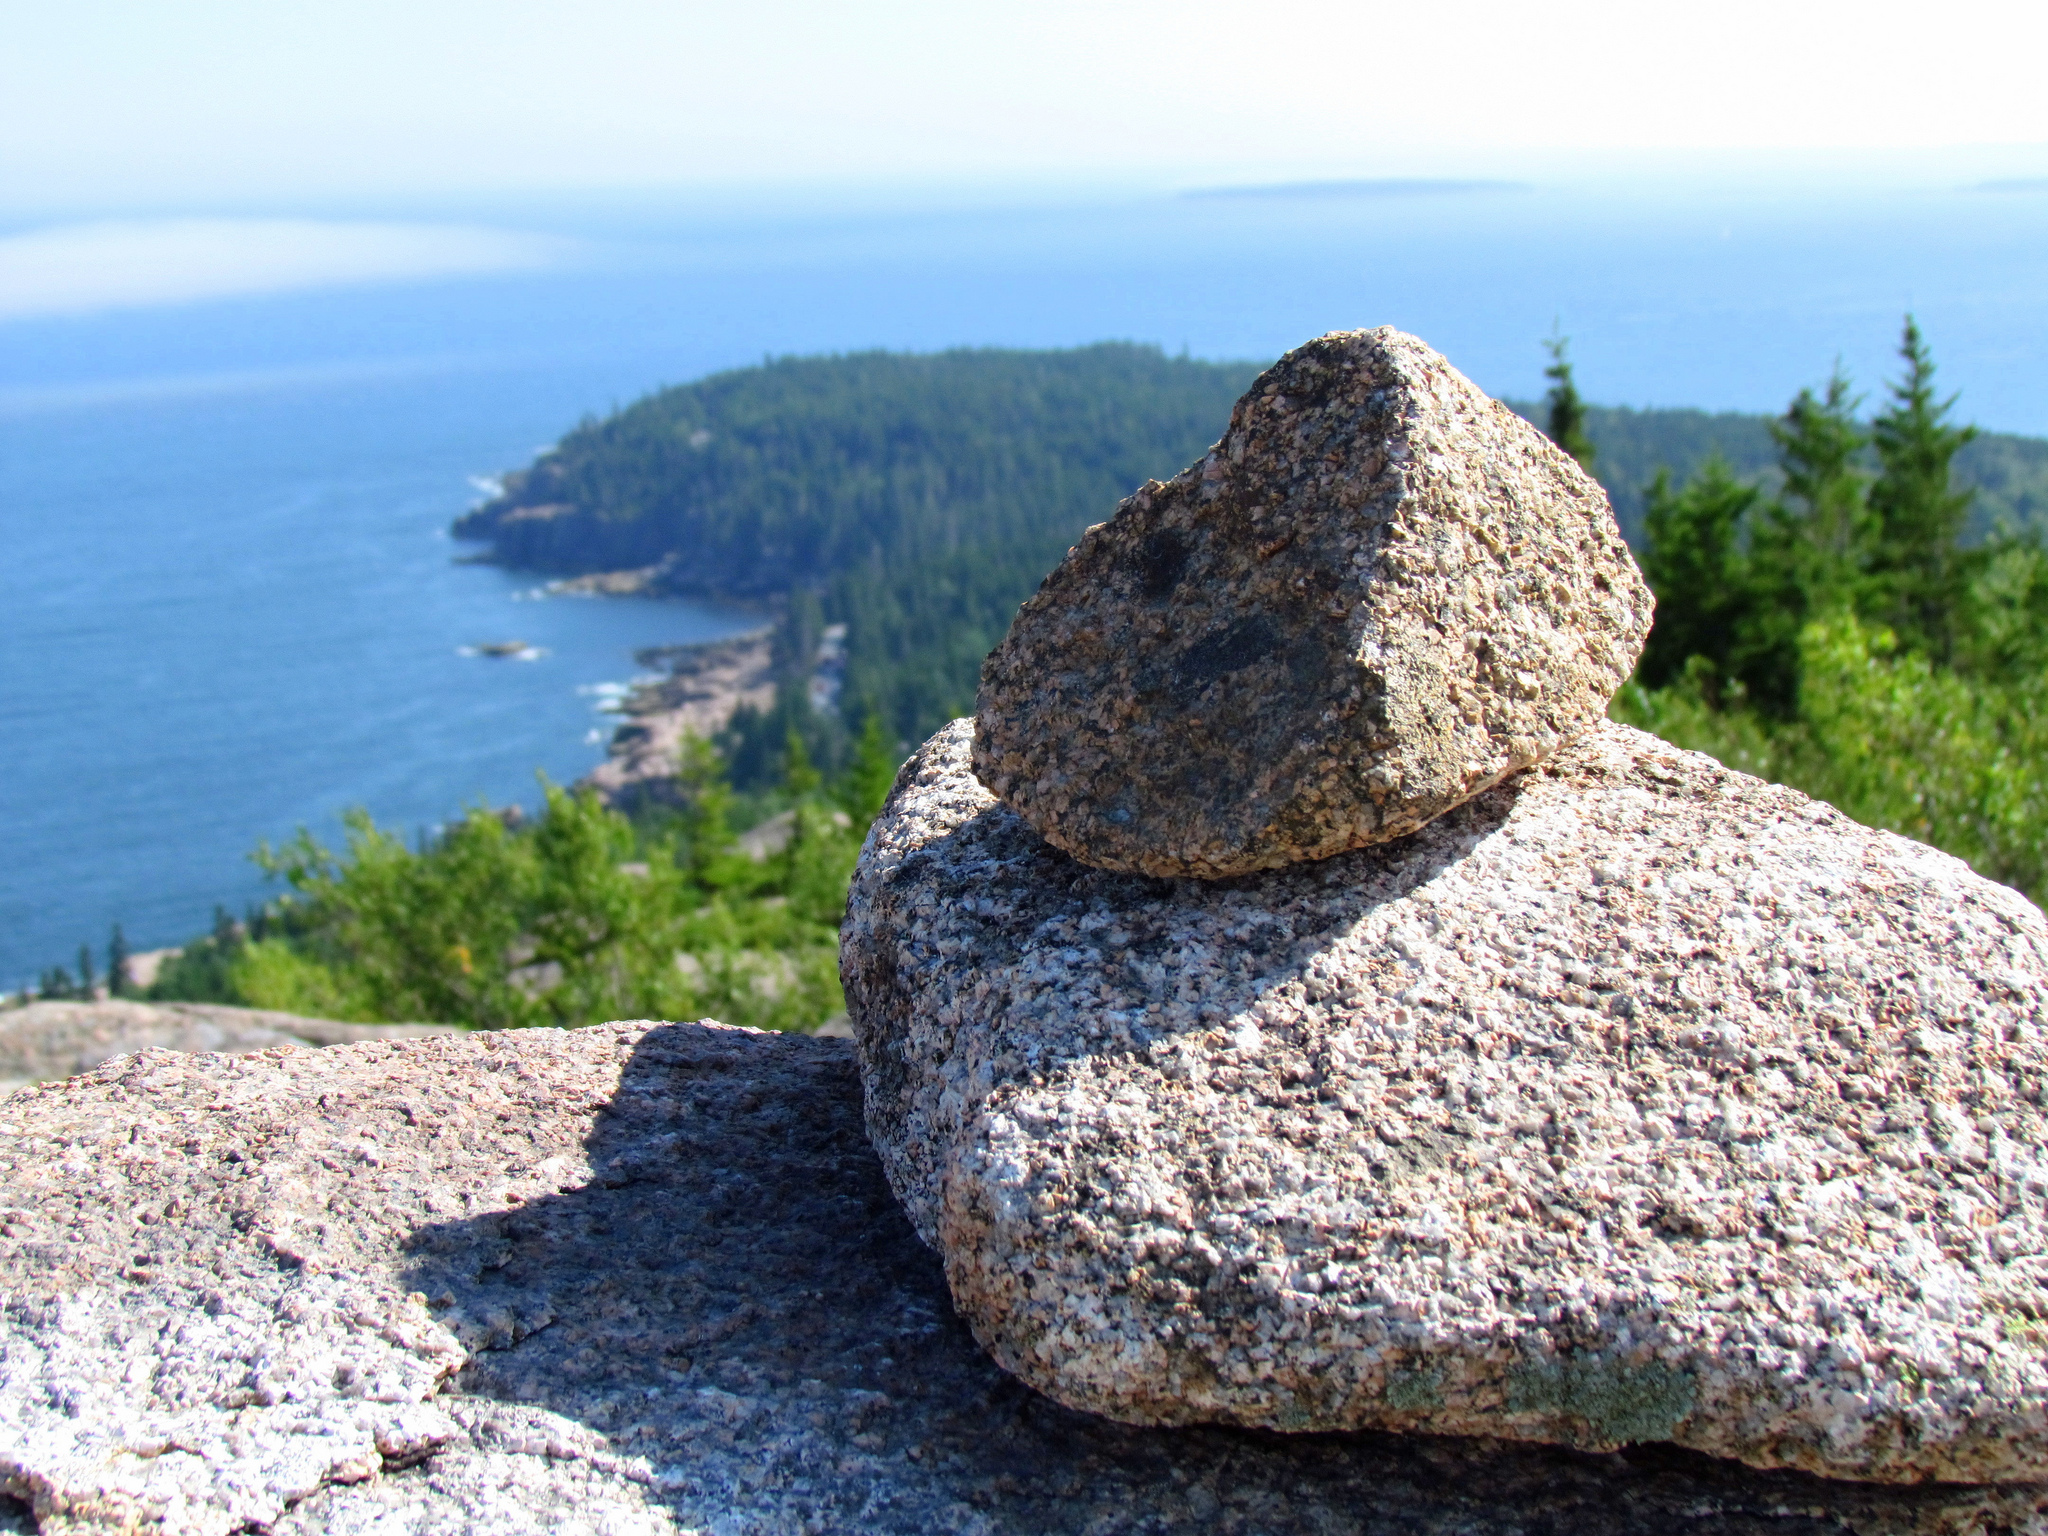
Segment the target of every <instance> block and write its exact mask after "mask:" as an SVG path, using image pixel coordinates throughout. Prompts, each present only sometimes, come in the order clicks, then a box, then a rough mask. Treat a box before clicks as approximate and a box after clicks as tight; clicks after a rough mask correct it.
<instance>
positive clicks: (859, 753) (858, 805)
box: [838, 708, 899, 827]
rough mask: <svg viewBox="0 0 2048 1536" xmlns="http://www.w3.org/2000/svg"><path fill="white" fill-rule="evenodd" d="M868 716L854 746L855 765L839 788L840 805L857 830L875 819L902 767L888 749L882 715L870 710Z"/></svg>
mask: <svg viewBox="0 0 2048 1536" xmlns="http://www.w3.org/2000/svg"><path fill="white" fill-rule="evenodd" d="M867 716H868V717H867V722H866V723H865V724H864V725H863V726H862V727H861V733H860V737H859V739H858V740H857V741H855V743H854V747H853V761H852V762H851V763H849V764H848V765H847V768H846V773H845V776H844V777H843V778H842V779H841V780H840V781H839V785H838V797H839V803H840V805H841V806H842V807H843V808H844V809H845V811H846V814H847V815H849V816H851V817H852V818H853V820H854V825H855V826H857V827H864V826H866V825H867V824H868V823H869V822H871V821H873V820H874V819H875V813H876V812H878V811H880V810H881V808H882V802H883V801H884V800H886V799H888V798H889V791H890V790H891V789H893V788H894V787H895V784H896V769H897V768H898V766H899V764H898V763H897V761H896V754H895V753H894V752H892V751H891V750H890V749H889V740H888V734H887V732H885V731H884V730H883V728H882V713H881V711H880V710H878V709H872V708H871V709H869V710H868V712H867Z"/></svg>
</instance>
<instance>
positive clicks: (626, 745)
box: [581, 629, 775, 811]
mask: <svg viewBox="0 0 2048 1536" xmlns="http://www.w3.org/2000/svg"><path fill="white" fill-rule="evenodd" d="M633 659H634V661H636V662H637V663H639V664H640V665H641V666H643V667H650V668H651V667H661V668H664V669H666V670H667V672H668V676H666V677H664V678H662V679H660V680H659V681H657V682H652V683H644V684H642V685H640V686H639V687H637V688H635V689H634V690H633V691H632V692H631V693H629V694H627V695H626V698H625V700H624V702H623V704H622V705H621V707H620V713H621V714H622V715H623V716H624V717H625V719H624V721H623V722H622V723H621V724H620V725H619V727H618V729H617V730H615V731H613V732H612V739H611V745H610V747H609V748H608V755H607V756H606V758H605V760H604V761H603V762H602V763H600V764H598V765H597V767H595V768H593V769H592V770H591V771H590V773H589V774H588V775H586V776H585V777H584V779H583V780H582V781H581V782H582V784H584V785H587V786H588V787H590V788H591V789H594V790H596V791H597V794H598V798H599V799H601V800H603V801H604V802H605V804H607V805H609V806H612V807H613V808H614V809H617V810H622V811H632V810H637V809H640V808H642V807H645V806H650V805H663V804H673V803H675V790H674V779H675V772H676V766H677V761H678V754H679V752H680V751H681V749H682V741H683V738H684V736H686V735H689V736H702V737H707V738H708V737H711V736H715V735H717V734H718V733H719V732H720V731H722V730H724V729H725V727H726V723H727V722H728V721H730V720H731V719H732V717H733V714H734V712H735V711H736V710H738V709H739V708H740V707H741V706H743V705H745V706H749V707H751V708H754V709H767V708H769V707H770V706H771V705H773V704H774V702H775V659H774V646H773V643H772V631H770V630H768V629H758V630H752V631H749V632H748V633H746V634H743V635H735V636H733V637H732V638H730V639H727V640H708V641H704V642H702V643H700V644H696V645H673V646H658V647H653V648H650V649H648V650H643V651H637V652H635V653H634V657H633Z"/></svg>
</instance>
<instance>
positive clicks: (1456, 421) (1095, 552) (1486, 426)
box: [974, 328, 1651, 878]
mask: <svg viewBox="0 0 2048 1536" xmlns="http://www.w3.org/2000/svg"><path fill="white" fill-rule="evenodd" d="M1650 610H1651V599H1650V594H1649V592H1648V590H1647V588H1645V587H1644V585H1643V581H1642V578H1641V576H1640V575H1639V574H1638V573H1637V571H1636V568H1635V563H1634V561H1633V560H1631V559H1630V557H1629V553H1628V548H1627V546H1626V545H1624V544H1623V543H1622V539H1621V535H1620V533H1619V531H1618V530H1617V529H1616V527H1615V524H1614V514H1613V512H1612V510H1611V509H1610V508H1609V506H1608V502H1607V497H1606V493H1605V492H1603V491H1602V490H1601V489H1600V486H1599V485H1598V483H1597V482H1595V481H1594V480H1593V478H1592V477H1591V476H1590V475H1588V474H1586V472H1585V471H1584V470H1582V469H1580V468H1579V466H1578V465H1577V464H1576V463H1575V462H1573V460H1572V459H1571V458H1569V457H1568V456H1567V455H1565V454H1564V453H1562V452H1560V451H1559V450H1558V449H1557V448H1556V447H1555V446H1554V445H1553V444H1552V443H1551V442H1550V441H1549V440H1548V439H1547V438H1545V437H1544V436H1543V435H1542V434H1541V433H1540V432H1538V431H1537V430H1536V429H1535V428H1534V427H1532V426H1530V425H1529V424H1528V423H1527V422H1526V421H1524V420H1522V418H1521V417H1519V416H1517V415H1515V413H1514V412H1512V411H1510V410H1509V409H1507V407H1505V406H1503V405H1500V404H1498V403H1497V402H1495V401H1493V400H1490V399H1488V398H1487V397H1486V396H1485V395H1484V394H1482V393H1480V391H1479V390H1478V389H1477V388H1476V387H1475V386H1473V385H1472V384H1471V383H1470V382H1469V381H1468V380H1466V379H1465V378H1464V376H1463V375H1461V374H1460V373H1458V372H1457V370H1456V369H1454V368H1452V367H1451V366H1450V364H1449V363H1447V362H1445V361H1444V359H1443V358H1442V357H1440V356H1438V355H1437V354H1436V353H1435V352H1433V351H1431V350H1430V349H1429V348H1428V347H1426V346H1424V345H1423V344H1422V343H1421V342H1419V341H1417V340H1416V339H1415V338H1414V337H1412V336H1406V335H1403V334H1402V333H1401V332H1399V331H1395V330H1391V329H1384V328H1383V329H1380V330H1374V331H1354V332H1348V333H1339V334H1334V335H1329V336H1325V337H1322V338H1321V339H1320V340H1317V341H1313V342H1310V343H1309V344H1308V345H1307V346H1304V347H1300V348H1298V349H1296V350H1295V351H1293V352H1290V353H1289V354H1288V355H1287V356H1285V357H1283V358H1282V359H1281V360H1280V361H1279V362H1278V363H1276V364H1274V365H1273V367H1271V368H1270V369H1268V370H1267V371H1266V372H1265V373H1264V374H1262V375H1261V376H1260V377H1259V379H1258V381H1257V382H1256V383H1255V384H1253V386H1252V388H1251V392H1250V393H1249V394H1247V395H1246V396H1245V397H1244V398H1243V399H1242V400H1240V401H1239V402H1238V404H1237V407H1236V409H1235V410H1234V411H1233V412H1232V413H1231V418H1230V429H1229V431H1228V432H1227V433H1226V434H1225V435H1224V437H1223V440H1222V441H1221V442H1219V443H1218V444H1217V445H1216V446H1215V448H1213V449H1212V450H1211V451H1210V452H1209V454H1208V455H1207V456H1206V457H1204V458H1203V459H1202V460H1201V461H1200V462H1199V463H1197V464H1194V465H1192V466H1191V467H1189V468H1188V469H1186V470H1185V471H1183V472H1182V473H1181V474H1180V475H1179V476H1178V477H1176V478H1175V479H1173V480H1171V481H1169V482H1167V483H1165V484H1160V483H1158V482H1156V481H1155V482H1152V483H1150V484H1147V485H1146V486H1144V487H1143V488H1142V489H1140V490H1139V491H1138V492H1137V493H1136V494H1135V495H1133V496H1132V497H1130V498H1129V499H1128V500H1126V501H1125V502H1124V503H1123V505H1122V506H1121V507H1119V508H1118V509H1117V513H1116V515H1115V516H1114V517H1113V518H1111V519H1110V520H1109V521H1108V522H1106V523H1102V524H1100V525H1098V526H1097V527H1094V528H1091V529H1090V530H1089V531H1088V532H1087V533H1086V534H1085V535H1084V536H1083V537H1082V539H1081V541H1080V543H1079V544H1078V545H1076V546H1075V547H1074V549H1073V550H1072V551H1071V552H1070V553H1069V554H1068V556H1067V559H1066V561H1065V562H1064V563H1063V564H1062V565H1061V566H1060V567H1059V568H1058V569H1057V570H1055V571H1054V572H1053V573H1052V575H1051V576H1049V577H1047V578H1046V581H1045V584H1044V585H1043V586H1042V587H1041V588H1040V589H1039V591H1038V593H1037V594H1036V595H1035V596H1034V597H1032V598H1031V600H1030V601H1029V602H1027V603H1025V604H1024V606H1023V608H1022V610H1021V611H1020V612H1019V613H1018V615H1017V618H1016V621H1015V623H1013V624H1012V625H1011V627H1010V632H1009V635H1008V637H1007V638H1006V639H1005V640H1004V641H1003V643H1002V644H1001V645H1000V646H998V647H997V648H996V650H995V651H994V652H993V653H992V654H991V655H990V656H989V658H988V660H987V662H986V663H985V664H984V665H983V667H982V674H981V694H980V699H979V701H978V704H977V708H976V715H975V729H976V735H975V743H974V770H975V772H976V773H977V774H978V775H979V776H980V778H981V781H982V782H983V783H984V784H986V785H987V786H988V787H989V788H990V789H992V790H993V791H995V793H996V795H997V796H998V797H999V798H1001V799H1002V800H1003V801H1004V802H1005V803H1006V804H1008V805H1009V806H1010V807H1011V808H1012V809H1013V810H1015V811H1016V812H1017V814H1018V815H1019V816H1021V817H1023V818H1024V820H1025V821H1026V822H1027V823H1029V824H1030V825H1031V826H1032V827H1033V828H1034V829H1035V830H1036V831H1038V832H1039V833H1040V834H1041V835H1043V836H1044V837H1045V838H1046V839H1047V840H1048V841H1050V842H1051V843H1053V844H1054V845H1055V846H1057V847H1060V848H1063V849H1065V850H1066V851H1067V852H1069V853H1071V854H1073V855H1074V857H1075V858H1077V859H1080V860H1081V861H1082V862H1084V863H1087V864H1093V865H1096V866H1098V867H1101V868H1104V869H1123V870H1136V871H1141V872H1143V873H1146V874H1153V875H1195V876H1200V877H1205V878H1213V877H1217V876H1224V875H1234V874H1243V873H1246V872H1248V871H1251V870H1257V869H1270V868H1274V867H1276V866H1279V865H1283V864H1290V863H1294V862H1295V861H1297V860H1301V859H1319V858H1325V857H1328V856H1329V855H1331V854H1335V853H1340V852H1343V851H1344V850H1346V849H1349V848H1358V847H1363V846H1365V845H1367V844H1370V843H1376V842H1382V841H1385V840H1386V839H1388V838H1393V837H1400V836H1403V835H1405V834H1407V833H1409V832H1413V831H1414V830H1415V829H1416V828H1418V827H1420V826H1422V825H1423V824H1425V823H1426V822H1428V821H1429V820H1430V818H1432V817H1434V816H1437V815H1439V814H1441V813H1442V812H1444V811H1446V810H1448V809H1449V808H1450V807H1452V806H1454V805H1457V804H1459V803H1460V802H1461V801H1464V800H1466V799H1469V798H1470V797H1471V796H1473V795H1475V794H1477V793H1479V792H1480V791H1481V790H1483V789H1485V788H1487V787H1488V786H1489V785H1492V784H1495V783H1498V782H1499V781H1500V780H1501V779H1502V778H1503V777H1504V776H1506V775H1507V774H1510V773H1513V772H1514V771H1515V770H1516V769H1518V768H1525V767H1528V766H1529V765H1530V764H1532V763H1536V762H1539V761H1541V760H1542V759H1543V758H1544V757H1546V756H1547V755H1548V754H1550V753H1551V752H1553V751H1555V750H1556V749H1557V747H1558V746H1559V744H1560V743H1562V742H1563V741H1565V740H1566V739H1567V738H1568V737H1570V736H1571V735H1572V734H1573V733H1575V732H1577V731H1580V730H1582V729H1584V728H1585V727H1586V726H1587V725H1588V724H1590V723H1591V722H1592V721H1594V720H1597V719H1599V718H1601V716H1602V715H1603V713H1604V711H1605V709H1606V706H1607V701H1608V700H1609V699H1610V698H1611V697H1612V696H1613V694H1614V691H1615V689H1617V688H1618V687H1620V686H1621V683H1622V682H1623V680H1624V679H1626V678H1627V676H1628V674H1629V671H1630V669H1631V668H1632V667H1633V666H1634V665H1635V659H1636V655H1637V653H1638V652H1639V651H1640V650H1641V649H1642V644H1643V638H1644V636H1645V635H1646V634H1647V633H1648V631H1649V626H1650Z"/></svg>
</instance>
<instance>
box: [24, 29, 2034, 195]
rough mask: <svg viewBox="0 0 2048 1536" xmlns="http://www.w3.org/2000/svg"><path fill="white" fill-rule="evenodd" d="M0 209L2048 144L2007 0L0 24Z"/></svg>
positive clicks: (2021, 32) (1342, 170)
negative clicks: (1571, 154) (1773, 149)
mask: <svg viewBox="0 0 2048 1536" xmlns="http://www.w3.org/2000/svg"><path fill="white" fill-rule="evenodd" d="M0 24H4V28H5V32H4V36H5V39H6V42H5V47H4V48H0V205H4V206H6V207H8V208H12V209H15V210H18V211H21V212H31V211H37V210H50V211H57V210H71V211H94V210H102V211H119V210H121V209H123V208H130V207H132V208H144V207H147V208H153V209H162V208H165V207H175V206H179V205H192V206H199V205H202V204H208V203H212V204H221V203H225V202H233V203H237V204H239V205H242V206H244V207H247V206H250V205H259V204H264V203H273V204H281V203H287V202H289V203H303V202H308V201H318V200H321V199H332V198H351V197H353V198H379V197H394V196H395V197H405V196H416V195H426V196H435V195H443V194H448V193H463V192H496V191H508V192H510V191H525V190H538V189H552V188H580V187H592V188H595V187H617V186H634V185H657V184H693V183H694V184H702V183H706V182H727V183H755V184H759V183H774V182H785V183H786V182H794V181H803V180H818V179H838V180H849V179H858V180H863V181H875V180H904V179H907V180H916V179H919V178H948V179H953V180H959V179H974V178H1016V177H1026V176H1030V177H1036V176H1053V177H1074V176H1083V175H1085V176H1108V177H1115V176H1125V175H1139V176H1148V177H1167V178H1181V179H1201V178H1205V177H1218V176H1221V177H1237V176H1247V175H1249V176H1269V175H1270V176H1293V175H1328V174H1346V173H1349V174H1373V173H1380V174H1386V173H1398V172H1401V171H1418V170H1420V171H1427V170H1433V169H1444V168H1449V167H1454V166H1455V167H1460V168H1479V167H1482V166H1484V165H1486V164H1488V163H1490V162H1493V161H1498V160H1503V159H1507V158H1512V157H1513V156H1514V155H1516V154H1526V153H1528V152H1531V151H1541V150H1559V149H1563V150H1602V151H1611V150H1617V149H1622V150H1626V149H1653V150H1654V149H1713V148H1755V147H1760V146H1788V147H1870V148H1876V147H1916V146H1917V147H1931V146H1944V145H1962V144H2008V145H2010V144H2048V90H2044V89H2043V88H2042V84H2041V78H2040V61H2041V59H2042V58H2043V57H2048V6H2042V5H2040V4H2038V3H2035V4H2020V3H2016V0H1999V3H1992V0H1948V3H1947V4H1945V5H1943V6H1940V7H1934V6H1929V5H1927V4H1925V0H1912V3H1902V0H1854V3H1847V0H1723V3H1720V4H1715V5H1705V4H1699V3H1693V4H1677V3H1660V0H1548V3H1543V4H1532V3H1530V0H1462V3H1461V0H1436V3H1433V4H1417V3H1413V0H1407V3H1401V4H1390V3H1381V0H1350V3H1342V4H1328V3H1321V0H1260V3H1251V4H1247V3H1238V4H1230V5H1225V4H1221V3H1217V0H1036V3H1013V4H1009V5H997V4H975V3H971V0H967V3H963V0H720V3H718V4H704V3H695V0H575V3H573V4H570V3H561V0H546V3H542V0H348V3H346V4H338V3H331V0H174V3H165V0H63V3H61V4H52V3H48V0H0Z"/></svg>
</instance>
